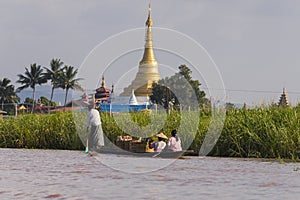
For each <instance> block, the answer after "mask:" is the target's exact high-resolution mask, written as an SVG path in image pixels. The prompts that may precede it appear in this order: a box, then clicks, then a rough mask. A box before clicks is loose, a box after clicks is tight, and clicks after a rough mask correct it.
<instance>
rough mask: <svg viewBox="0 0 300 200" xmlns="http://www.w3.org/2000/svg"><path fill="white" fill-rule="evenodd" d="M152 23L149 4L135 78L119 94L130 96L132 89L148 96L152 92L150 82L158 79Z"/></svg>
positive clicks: (138, 93) (140, 94)
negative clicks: (143, 41)
mask: <svg viewBox="0 0 300 200" xmlns="http://www.w3.org/2000/svg"><path fill="white" fill-rule="evenodd" d="M152 25H153V21H152V17H151V6H150V4H149V10H148V18H147V21H146V42H145V49H144V55H143V58H142V60H141V61H140V63H139V69H138V73H137V74H136V77H135V79H134V80H133V81H132V82H131V84H130V85H129V86H128V87H126V88H124V91H123V92H122V93H121V94H120V96H131V94H132V90H134V93H135V95H136V96H150V95H151V94H152V83H153V82H158V80H159V79H160V74H159V72H158V65H157V61H156V60H155V58H154V53H153V45H152Z"/></svg>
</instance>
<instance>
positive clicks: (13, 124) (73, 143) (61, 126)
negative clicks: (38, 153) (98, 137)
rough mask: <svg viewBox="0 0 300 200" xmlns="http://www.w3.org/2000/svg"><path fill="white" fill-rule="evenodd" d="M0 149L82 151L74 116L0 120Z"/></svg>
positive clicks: (24, 117) (68, 114) (63, 114)
mask: <svg viewBox="0 0 300 200" xmlns="http://www.w3.org/2000/svg"><path fill="white" fill-rule="evenodd" d="M0 147H2V148H3V147H5V148H40V149H70V150H76V149H83V145H82V142H81V140H80V138H79V137H78V135H77V134H76V128H75V124H74V120H73V116H72V113H68V112H66V113H57V114H49V115H34V114H28V115H20V116H18V117H16V118H8V119H5V120H0Z"/></svg>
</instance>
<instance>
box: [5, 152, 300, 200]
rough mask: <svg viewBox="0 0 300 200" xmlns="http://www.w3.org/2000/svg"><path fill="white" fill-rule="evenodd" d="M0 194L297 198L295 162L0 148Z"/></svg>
mask: <svg viewBox="0 0 300 200" xmlns="http://www.w3.org/2000/svg"><path fill="white" fill-rule="evenodd" d="M0 162H1V164H0V199H1V200H3V199H30V200H33V199H78V200H79V199H172V200H173V199H222V200H226V199H243V200H247V199H249V200H250V199H253V200H254V199H272V200H274V199H275V200H276V199H280V200H283V199H284V200H286V199H293V200H297V199H300V163H283V164H282V163H279V162H277V161H262V160H257V159H235V158H213V157H189V158H187V159H178V160H171V159H161V158H134V157H124V156H112V155H107V154H106V155H102V154H101V155H100V154H97V155H93V156H88V155H86V154H84V152H81V151H54V150H22V149H0Z"/></svg>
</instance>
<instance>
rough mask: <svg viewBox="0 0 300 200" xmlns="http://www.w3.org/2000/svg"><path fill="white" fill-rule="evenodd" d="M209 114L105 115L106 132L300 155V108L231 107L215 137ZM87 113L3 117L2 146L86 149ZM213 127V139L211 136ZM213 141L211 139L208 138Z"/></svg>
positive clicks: (250, 152)
mask: <svg viewBox="0 0 300 200" xmlns="http://www.w3.org/2000/svg"><path fill="white" fill-rule="evenodd" d="M210 115H211V112H207V111H205V112H204V111H199V112H196V111H191V112H188V111H182V112H179V111H173V112H171V114H170V115H167V114H166V113H165V112H158V113H151V112H140V113H116V114H111V115H110V114H109V113H101V121H102V128H103V132H104V134H105V136H106V137H107V138H108V139H109V140H110V141H111V142H114V141H115V140H116V139H117V136H119V135H132V136H134V137H136V138H138V137H152V138H153V139H156V137H155V134H156V133H158V132H160V131H163V132H164V133H165V134H166V135H167V136H168V137H170V136H171V134H170V133H171V131H172V130H173V129H177V130H178V135H179V136H180V138H181V140H182V145H183V148H184V149H192V150H194V151H195V152H199V150H200V148H201V146H202V144H203V142H204V141H205V140H207V138H208V141H209V142H210V143H212V145H214V142H216V145H214V148H213V149H212V150H211V151H210V152H209V155H213V156H230V157H255V158H289V159H295V160H298V159H299V157H300V107H293V108H284V109H280V108H277V107H269V108H254V109H245V108H241V109H232V110H228V111H227V112H226V118H225V121H224V127H223V129H222V132H221V135H220V137H219V138H218V140H217V141H214V139H215V138H213V137H214V134H213V131H214V127H218V126H220V125H219V124H218V123H220V122H218V121H214V122H212V118H211V116H210ZM85 120H86V112H78V113H76V112H74V113H71V112H62V113H56V114H50V115H21V116H18V117H16V118H9V119H4V120H0V147H14V148H43V149H45V148H47V149H48V148H49V149H78V150H79V149H83V144H84V141H85V136H86V127H85ZM209 129H210V131H211V134H212V138H209V137H208V134H207V133H208V130H209ZM210 139H211V140H210Z"/></svg>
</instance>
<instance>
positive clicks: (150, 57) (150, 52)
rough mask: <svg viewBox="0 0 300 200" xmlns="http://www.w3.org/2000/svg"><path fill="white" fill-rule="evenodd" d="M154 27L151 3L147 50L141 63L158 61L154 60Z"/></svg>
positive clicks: (147, 26) (148, 19)
mask: <svg viewBox="0 0 300 200" xmlns="http://www.w3.org/2000/svg"><path fill="white" fill-rule="evenodd" d="M152 26H153V21H152V17H151V5H150V3H149V8H148V18H147V21H146V28H147V30H146V41H145V49H144V55H143V58H142V60H141V62H140V63H147V62H153V61H156V60H155V58H154V53H153V45H152Z"/></svg>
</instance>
